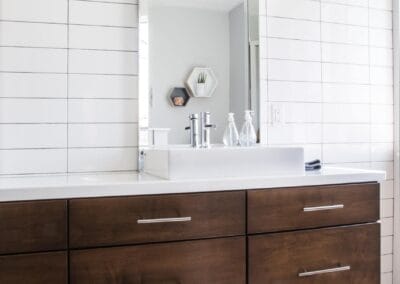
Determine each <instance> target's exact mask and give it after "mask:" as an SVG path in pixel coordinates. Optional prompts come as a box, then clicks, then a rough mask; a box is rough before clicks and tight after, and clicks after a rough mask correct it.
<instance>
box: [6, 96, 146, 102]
mask: <svg viewBox="0 0 400 284" xmlns="http://www.w3.org/2000/svg"><path fill="white" fill-rule="evenodd" d="M1 99H11V100H112V101H137V100H138V98H94V97H91V98H80V97H60V98H55V97H2V96H0V100H1Z"/></svg>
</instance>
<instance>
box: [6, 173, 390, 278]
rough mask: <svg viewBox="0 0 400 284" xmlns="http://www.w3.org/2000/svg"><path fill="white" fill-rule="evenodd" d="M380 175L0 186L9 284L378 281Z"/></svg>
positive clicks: (47, 181)
mask: <svg viewBox="0 0 400 284" xmlns="http://www.w3.org/2000/svg"><path fill="white" fill-rule="evenodd" d="M384 177H385V174H384V173H382V172H376V171H361V170H344V169H326V170H324V171H322V172H320V173H310V174H305V175H302V176H301V175H288V176H275V177H263V178H261V177H260V178H252V179H235V178H231V179H228V178H224V179H215V180H190V181H182V180H180V181H169V180H162V179H158V178H155V177H151V176H147V175H138V174H108V175H61V176H50V177H45V176H42V177H40V176H38V177H26V178H9V179H2V180H0V201H1V202H0V216H1V220H2V221H1V222H0V230H1V234H0V254H1V256H0V283H17V284H18V283H40V284H47V283H49V284H50V283H51V284H55V283H77V284H80V283H85V284H86V283H96V284H99V283H100V284H101V283H107V284H112V283H140V284H147V283H174V284H175V283H180V284H186V283H190V284H193V283H199V284H204V283H219V284H225V283H226V284H233V283H324V284H325V283H363V284H369V283H379V281H380V239H379V238H380V225H379V223H378V221H379V184H378V183H377V181H379V180H381V179H383V178H384Z"/></svg>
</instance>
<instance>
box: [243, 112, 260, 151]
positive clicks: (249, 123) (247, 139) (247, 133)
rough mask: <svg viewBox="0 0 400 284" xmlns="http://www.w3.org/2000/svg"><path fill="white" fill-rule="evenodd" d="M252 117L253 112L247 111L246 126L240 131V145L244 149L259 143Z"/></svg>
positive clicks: (245, 113) (245, 116)
mask: <svg viewBox="0 0 400 284" xmlns="http://www.w3.org/2000/svg"><path fill="white" fill-rule="evenodd" d="M251 115H252V111H251V110H246V111H245V112H244V124H243V126H242V130H241V131H240V145H241V146H243V147H250V146H254V145H255V144H256V143H257V135H256V130H255V129H254V126H253V118H252V116H251Z"/></svg>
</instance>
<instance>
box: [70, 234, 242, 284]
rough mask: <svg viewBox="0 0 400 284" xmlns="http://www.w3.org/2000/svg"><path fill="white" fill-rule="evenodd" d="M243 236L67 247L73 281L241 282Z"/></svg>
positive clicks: (112, 283)
mask: <svg viewBox="0 0 400 284" xmlns="http://www.w3.org/2000/svg"><path fill="white" fill-rule="evenodd" d="M245 244H246V241H245V237H235V238H226V239H213V240H201V241H186V242H177V243H166V244H153V245H140V246H131V247H117V248H102V249H92V250H82V251H72V252H71V255H70V265H71V266H70V267H71V272H70V275H71V276H70V277H71V283H74V284H81V283H82V284H86V283H96V284H117V283H130V284H156V283H157V284H158V283H163V284H204V283H218V284H224V283H226V284H236V283H237V284H244V283H245V282H246V259H245V257H246V251H245V250H246V245H245Z"/></svg>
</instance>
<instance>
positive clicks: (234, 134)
mask: <svg viewBox="0 0 400 284" xmlns="http://www.w3.org/2000/svg"><path fill="white" fill-rule="evenodd" d="M234 115H235V114H234V113H229V114H228V125H227V126H226V128H225V132H224V138H223V142H224V145H225V146H238V145H239V132H238V130H237V128H236V124H235V118H234Z"/></svg>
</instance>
